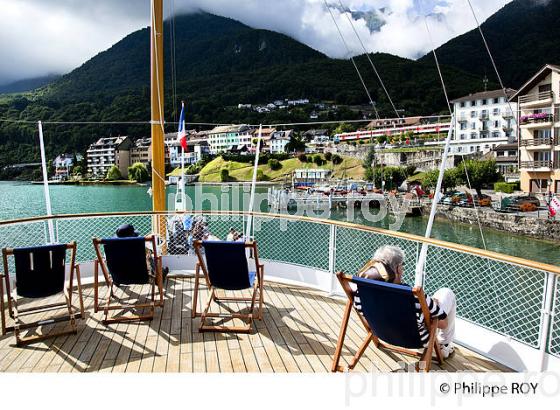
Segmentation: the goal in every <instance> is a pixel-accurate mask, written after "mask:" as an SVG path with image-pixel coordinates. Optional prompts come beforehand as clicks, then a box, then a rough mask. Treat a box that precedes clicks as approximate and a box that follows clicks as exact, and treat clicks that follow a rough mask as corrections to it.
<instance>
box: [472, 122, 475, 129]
mask: <svg viewBox="0 0 560 410" xmlns="http://www.w3.org/2000/svg"><path fill="white" fill-rule="evenodd" d="M471 130H476V122H471Z"/></svg>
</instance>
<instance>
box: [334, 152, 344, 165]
mask: <svg viewBox="0 0 560 410" xmlns="http://www.w3.org/2000/svg"><path fill="white" fill-rule="evenodd" d="M332 163H333V164H334V165H338V164H342V157H341V156H340V155H338V154H334V155H333V156H332Z"/></svg>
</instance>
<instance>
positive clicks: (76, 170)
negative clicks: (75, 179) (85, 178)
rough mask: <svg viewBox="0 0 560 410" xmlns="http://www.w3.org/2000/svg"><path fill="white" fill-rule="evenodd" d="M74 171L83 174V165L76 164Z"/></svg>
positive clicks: (76, 173)
mask: <svg viewBox="0 0 560 410" xmlns="http://www.w3.org/2000/svg"><path fill="white" fill-rule="evenodd" d="M73 172H74V174H75V175H82V172H83V171H82V166H81V165H76V166H75V167H74V168H73Z"/></svg>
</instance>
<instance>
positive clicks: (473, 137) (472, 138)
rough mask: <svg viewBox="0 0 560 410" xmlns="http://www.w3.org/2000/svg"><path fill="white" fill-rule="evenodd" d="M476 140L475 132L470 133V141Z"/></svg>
mask: <svg viewBox="0 0 560 410" xmlns="http://www.w3.org/2000/svg"><path fill="white" fill-rule="evenodd" d="M475 139H476V132H473V133H471V140H475Z"/></svg>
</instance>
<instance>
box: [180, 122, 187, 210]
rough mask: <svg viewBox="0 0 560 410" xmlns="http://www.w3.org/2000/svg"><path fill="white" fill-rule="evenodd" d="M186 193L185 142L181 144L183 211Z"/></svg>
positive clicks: (185, 208) (184, 130) (185, 207)
mask: <svg viewBox="0 0 560 410" xmlns="http://www.w3.org/2000/svg"><path fill="white" fill-rule="evenodd" d="M183 132H184V133H186V132H187V131H186V129H185V121H184V120H183ZM185 199H186V195H185V148H184V147H183V144H181V204H182V208H183V209H182V211H186V210H187V206H186V205H187V204H186V203H185Z"/></svg>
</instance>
